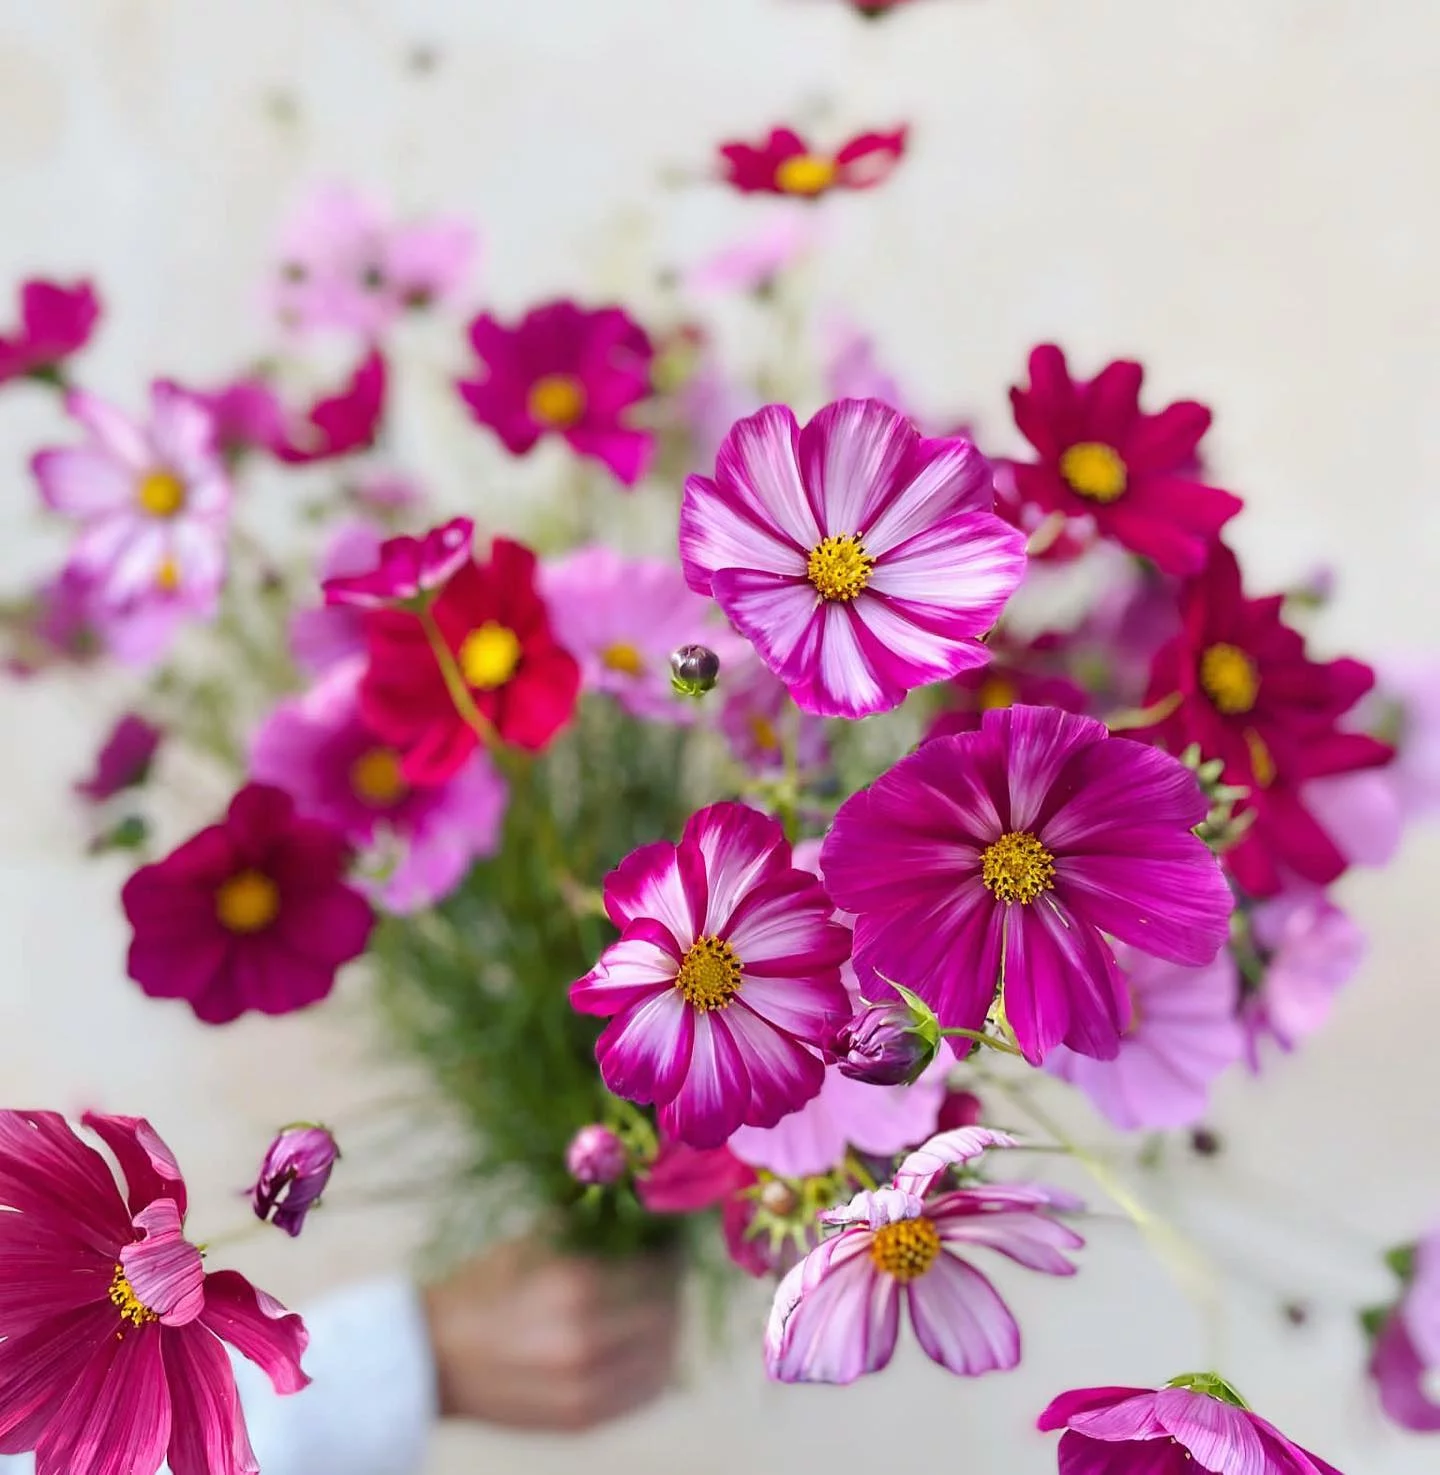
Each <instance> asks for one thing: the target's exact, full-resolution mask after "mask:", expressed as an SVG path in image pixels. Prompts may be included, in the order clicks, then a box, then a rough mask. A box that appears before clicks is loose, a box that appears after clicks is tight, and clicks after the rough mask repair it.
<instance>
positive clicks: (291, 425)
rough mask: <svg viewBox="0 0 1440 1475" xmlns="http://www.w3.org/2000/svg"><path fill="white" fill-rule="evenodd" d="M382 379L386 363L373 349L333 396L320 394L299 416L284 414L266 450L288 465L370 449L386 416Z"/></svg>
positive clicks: (384, 380)
mask: <svg viewBox="0 0 1440 1475" xmlns="http://www.w3.org/2000/svg"><path fill="white" fill-rule="evenodd" d="M386 377H387V376H386V370H385V359H384V357H383V356H382V355H381V353H380V350H379V349H372V350H371V351H370V353H369V354H368V355H367V356H366V357H365V358H364V359H363V360H361V362H360V364H359V365H358V366H357V367H356V369H355V371H354V372H353V373H352V374H351V375H350V377H349V378H348V379H347V380H346V381H345V384H344V385H343V387H342V388H341V389H340V390H339V391H338V392H337V393H335V394H333V395H322V396H321V397H320V398H318V399H317V400H316V401H315V403H314V404H312V405H311V406H310V407H309V408H308V409H307V410H304V411H303V412H302V413H300V414H299V415H296V416H285V417H284V419H283V421H282V428H281V431H280V433H279V434H278V435H277V436H276V438H275V439H274V440H272V441H271V443H270V450H271V451H272V452H273V453H274V455H275V456H277V457H278V458H279V459H280V460H281V461H284V462H287V463H288V464H289V465H292V466H303V465H308V464H309V463H311V462H313V461H330V460H333V459H334V458H335V457H337V456H348V455H351V454H352V453H354V452H356V451H365V450H369V448H370V447H371V446H373V445H374V444H375V438H376V436H378V435H379V433H380V422H381V420H382V418H383V417H384V414H385V385H386Z"/></svg>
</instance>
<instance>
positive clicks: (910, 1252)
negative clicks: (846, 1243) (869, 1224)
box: [870, 1219, 940, 1284]
mask: <svg viewBox="0 0 1440 1475" xmlns="http://www.w3.org/2000/svg"><path fill="white" fill-rule="evenodd" d="M939 1254H940V1231H939V1230H938V1229H936V1227H935V1225H934V1224H933V1223H932V1222H931V1221H930V1220H929V1219H902V1220H901V1221H900V1222H899V1223H898V1224H885V1225H882V1226H881V1228H879V1229H877V1230H876V1231H875V1238H874V1240H873V1241H871V1244H870V1258H871V1259H872V1260H873V1261H874V1262H875V1268H876V1269H877V1270H883V1271H884V1272H885V1274H886V1275H893V1276H894V1277H895V1279H896V1280H898V1281H900V1282H901V1283H902V1284H904V1283H905V1282H907V1281H912V1280H918V1279H919V1277H920V1276H922V1275H924V1274H925V1272H926V1271H927V1270H929V1269H930V1267H931V1266H932V1265H933V1264H934V1263H935V1261H936V1258H937V1257H938V1256H939Z"/></svg>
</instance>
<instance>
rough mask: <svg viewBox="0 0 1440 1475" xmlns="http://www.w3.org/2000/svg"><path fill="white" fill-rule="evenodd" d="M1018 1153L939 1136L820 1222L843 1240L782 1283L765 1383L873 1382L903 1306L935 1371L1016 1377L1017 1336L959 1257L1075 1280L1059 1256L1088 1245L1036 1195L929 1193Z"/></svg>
mask: <svg viewBox="0 0 1440 1475" xmlns="http://www.w3.org/2000/svg"><path fill="white" fill-rule="evenodd" d="M1015 1145H1016V1144H1015V1139H1014V1138H1013V1137H1009V1136H1007V1135H1006V1134H1005V1133H1003V1132H992V1131H989V1130H988V1129H986V1128H984V1127H961V1128H959V1129H957V1130H956V1131H953V1132H945V1133H942V1134H941V1135H940V1136H938V1137H933V1138H931V1140H930V1141H929V1142H927V1143H926V1144H925V1145H924V1146H923V1147H921V1148H919V1149H918V1150H917V1151H915V1152H912V1153H911V1154H910V1156H909V1157H907V1158H906V1159H905V1161H904V1162H902V1163H901V1164H900V1169H899V1171H898V1172H897V1173H896V1174H895V1177H894V1180H893V1181H892V1182H891V1184H890V1186H889V1187H888V1188H882V1189H880V1190H879V1191H878V1192H874V1193H871V1192H865V1193H858V1194H856V1195H855V1197H854V1199H853V1200H851V1202H850V1204H849V1205H848V1206H847V1207H845V1208H843V1209H833V1210H831V1211H830V1212H828V1213H826V1214H822V1215H821V1219H822V1221H823V1222H825V1223H828V1224H836V1225H840V1226H841V1230H842V1232H841V1233H840V1234H838V1235H836V1236H835V1237H834V1238H832V1239H827V1240H825V1241H824V1242H823V1243H822V1244H820V1245H819V1246H818V1247H817V1248H816V1249H814V1250H812V1251H811V1252H810V1253H809V1254H808V1255H807V1256H806V1257H805V1258H804V1259H803V1260H802V1261H801V1262H800V1264H798V1265H797V1266H795V1268H794V1269H793V1270H791V1271H790V1273H789V1274H788V1275H786V1277H785V1279H784V1280H782V1281H781V1282H780V1285H779V1287H778V1289H777V1290H776V1292H775V1302H774V1305H773V1306H772V1308H771V1311H770V1322H769V1326H768V1327H767V1329H766V1333H765V1367H766V1371H767V1372H768V1373H769V1374H770V1376H771V1377H772V1378H776V1379H778V1380H779V1381H781V1382H784V1383H853V1382H854V1381H855V1379H856V1378H858V1377H862V1376H863V1375H864V1374H866V1373H874V1372H879V1371H880V1370H881V1369H882V1368H884V1367H885V1366H887V1365H888V1364H889V1362H890V1359H891V1357H892V1356H893V1355H894V1352H895V1344H896V1340H897V1338H898V1335H899V1330H900V1304H901V1302H902V1301H903V1302H905V1303H906V1304H907V1306H908V1307H909V1312H910V1322H911V1325H912V1326H913V1327H914V1328H915V1335H916V1337H917V1338H918V1339H919V1341H920V1345H921V1346H922V1347H923V1348H924V1349H925V1352H926V1355H927V1356H929V1357H930V1358H931V1359H932V1360H933V1361H935V1362H938V1363H939V1364H940V1366H941V1367H944V1368H947V1369H948V1370H949V1371H950V1372H952V1373H959V1374H961V1375H963V1376H966V1377H975V1376H977V1375H979V1374H981V1373H988V1372H996V1371H1000V1370H1003V1369H1005V1368H1012V1367H1015V1366H1016V1365H1017V1364H1018V1363H1019V1361H1020V1328H1019V1327H1018V1326H1017V1325H1016V1323H1015V1318H1014V1317H1013V1316H1012V1315H1011V1314H1010V1309H1009V1307H1008V1306H1006V1304H1005V1302H1004V1301H1002V1300H1001V1299H1000V1296H999V1294H998V1293H997V1291H996V1290H995V1287H994V1286H993V1285H991V1284H990V1282H989V1280H987V1279H986V1278H985V1276H983V1275H982V1274H981V1273H980V1272H979V1271H978V1270H976V1269H975V1268H974V1267H973V1266H972V1265H970V1263H969V1262H968V1261H967V1260H965V1259H963V1258H962V1257H961V1253H960V1252H961V1251H962V1250H964V1249H966V1248H967V1247H970V1246H976V1247H983V1248H986V1249H991V1250H994V1251H996V1252H997V1253H999V1254H1001V1255H1005V1256H1007V1257H1008V1258H1009V1259H1011V1260H1014V1261H1015V1262H1016V1263H1017V1264H1020V1265H1024V1266H1026V1267H1027V1268H1028V1269H1031V1270H1039V1271H1042V1272H1044V1273H1045V1274H1047V1275H1073V1274H1074V1273H1075V1267H1074V1265H1072V1264H1071V1263H1070V1261H1069V1260H1068V1259H1066V1257H1065V1254H1064V1252H1065V1251H1066V1250H1073V1249H1078V1248H1080V1246H1081V1245H1083V1244H1084V1241H1083V1240H1082V1239H1081V1238H1080V1236H1079V1235H1078V1234H1076V1233H1075V1232H1074V1231H1073V1230H1072V1229H1069V1228H1067V1227H1066V1226H1065V1225H1063V1224H1061V1223H1059V1222H1058V1221H1057V1220H1055V1219H1053V1218H1051V1217H1050V1214H1051V1212H1052V1211H1053V1210H1056V1209H1076V1208H1078V1207H1079V1204H1078V1203H1077V1202H1076V1201H1075V1200H1074V1199H1072V1198H1071V1197H1070V1196H1069V1195H1067V1194H1062V1193H1060V1192H1059V1191H1058V1190H1055V1189H1049V1188H1044V1187H1041V1186H1040V1185H1038V1184H1019V1185H999V1184H995V1185H992V1184H980V1185H977V1186H975V1187H970V1188H959V1189H954V1190H951V1191H948V1192H947V1191H944V1190H940V1191H938V1192H937V1191H936V1190H937V1186H938V1185H939V1184H940V1182H941V1180H942V1179H943V1178H944V1177H945V1176H946V1174H947V1173H948V1172H949V1170H950V1169H951V1168H953V1167H958V1166H960V1165H962V1164H964V1163H968V1162H971V1161H973V1160H974V1159H975V1158H978V1157H979V1156H980V1155H981V1154H982V1153H983V1152H984V1151H985V1150H986V1149H987V1148H990V1147H1013V1146H1015Z"/></svg>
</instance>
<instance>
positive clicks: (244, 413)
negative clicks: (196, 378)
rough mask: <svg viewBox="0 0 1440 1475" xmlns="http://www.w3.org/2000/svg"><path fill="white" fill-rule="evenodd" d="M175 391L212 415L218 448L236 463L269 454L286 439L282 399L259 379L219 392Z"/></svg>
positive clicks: (239, 381)
mask: <svg viewBox="0 0 1440 1475" xmlns="http://www.w3.org/2000/svg"><path fill="white" fill-rule="evenodd" d="M166 382H167V383H170V382H171V381H168V380H167V381H166ZM174 387H175V388H176V389H177V390H179V391H181V392H182V393H185V394H189V395H190V396H191V397H192V398H194V399H195V400H197V401H199V403H200V404H202V405H204V406H205V408H206V409H207V410H208V411H209V412H210V416H211V419H212V420H213V421H214V425H215V447H216V449H217V450H218V451H219V452H220V453H221V454H222V455H223V456H226V457H228V458H230V459H232V460H233V459H234V458H235V457H237V456H240V455H242V454H244V453H245V452H247V451H254V450H269V449H270V448H271V447H273V446H275V445H278V444H280V443H281V442H282V441H283V440H284V438H285V412H284V409H283V408H282V407H281V404H280V399H279V396H278V395H277V394H276V393H275V391H274V390H273V389H271V387H270V386H269V385H268V384H267V383H266V382H265V380H264V379H262V378H260V377H259V376H258V375H251V376H249V377H247V378H243V379H237V380H235V381H234V382H233V383H230V384H225V385H222V386H221V387H220V388H219V389H208V390H206V389H191V388H189V387H188V386H184V385H175V386H174Z"/></svg>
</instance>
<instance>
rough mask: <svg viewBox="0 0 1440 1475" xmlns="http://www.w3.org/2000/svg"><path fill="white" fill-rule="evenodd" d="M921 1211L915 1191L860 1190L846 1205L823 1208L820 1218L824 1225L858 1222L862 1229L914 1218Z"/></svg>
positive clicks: (881, 1227) (923, 1208)
mask: <svg viewBox="0 0 1440 1475" xmlns="http://www.w3.org/2000/svg"><path fill="white" fill-rule="evenodd" d="M924 1212H925V1201H924V1199H922V1198H921V1197H919V1195H917V1194H914V1193H905V1192H903V1191H902V1190H901V1189H898V1188H876V1189H862V1190H861V1191H860V1192H859V1193H857V1194H856V1195H855V1196H854V1198H852V1199H851V1200H850V1202H849V1203H848V1204H843V1205H842V1206H841V1207H840V1208H837V1209H826V1210H825V1212H824V1213H823V1214H821V1215H820V1220H821V1222H822V1223H824V1224H838V1225H842V1226H846V1227H848V1226H851V1225H856V1224H860V1225H863V1226H864V1227H865V1228H866V1229H883V1228H884V1227H885V1226H886V1225H887V1224H900V1223H903V1222H904V1221H905V1220H907V1219H918V1218H919V1217H920V1216H921V1215H922V1214H923V1213H924Z"/></svg>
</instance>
